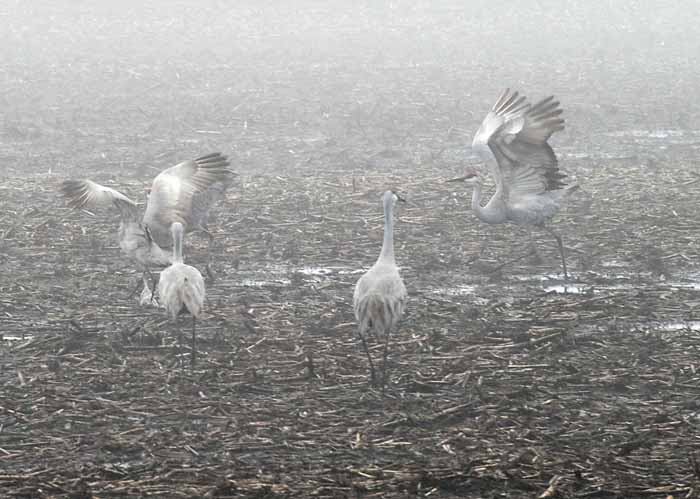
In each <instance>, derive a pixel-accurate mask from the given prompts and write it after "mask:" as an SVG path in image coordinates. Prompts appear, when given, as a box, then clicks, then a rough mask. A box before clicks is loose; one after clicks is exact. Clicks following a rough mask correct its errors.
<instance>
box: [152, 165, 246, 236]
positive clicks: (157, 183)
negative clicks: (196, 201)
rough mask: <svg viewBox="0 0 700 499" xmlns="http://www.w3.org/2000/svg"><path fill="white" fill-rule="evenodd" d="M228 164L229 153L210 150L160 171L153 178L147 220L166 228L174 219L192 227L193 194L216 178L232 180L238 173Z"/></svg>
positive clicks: (218, 180)
mask: <svg viewBox="0 0 700 499" xmlns="http://www.w3.org/2000/svg"><path fill="white" fill-rule="evenodd" d="M229 165H230V163H229V161H228V158H227V157H226V156H224V155H222V154H220V153H211V154H207V155H205V156H201V157H199V158H197V159H194V160H187V161H183V162H182V163H178V164H177V165H175V166H172V167H170V168H168V169H166V170H163V171H162V172H160V173H159V174H158V175H157V176H156V178H155V179H154V180H153V185H152V187H151V195H150V197H149V199H148V205H147V207H146V214H145V215H144V218H143V219H144V222H145V223H146V224H147V225H149V226H150V227H152V228H153V227H160V228H163V229H165V230H167V229H168V228H169V227H170V225H171V224H173V223H174V222H180V223H182V224H183V225H184V226H185V228H186V229H187V228H190V227H191V226H192V225H193V220H192V200H193V198H194V197H195V195H196V194H198V193H202V192H206V191H207V189H209V187H211V186H212V185H214V184H216V183H217V182H220V183H222V184H224V185H228V184H230V183H231V179H232V178H233V176H234V175H235V173H234V172H233V171H231V170H229V169H228V168H227V167H228V166H229Z"/></svg>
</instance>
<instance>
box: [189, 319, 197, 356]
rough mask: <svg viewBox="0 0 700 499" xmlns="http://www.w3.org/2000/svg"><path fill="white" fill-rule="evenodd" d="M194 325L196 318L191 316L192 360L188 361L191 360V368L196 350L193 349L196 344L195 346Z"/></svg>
mask: <svg viewBox="0 0 700 499" xmlns="http://www.w3.org/2000/svg"><path fill="white" fill-rule="evenodd" d="M196 324H197V318H196V317H195V316H194V315H193V316H192V358H191V359H190V360H191V363H192V367H194V358H195V351H196V350H195V348H196V344H195V327H196Z"/></svg>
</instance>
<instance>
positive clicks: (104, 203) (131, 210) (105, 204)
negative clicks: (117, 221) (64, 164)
mask: <svg viewBox="0 0 700 499" xmlns="http://www.w3.org/2000/svg"><path fill="white" fill-rule="evenodd" d="M60 190H61V193H62V194H63V196H65V198H66V199H67V200H68V206H70V207H71V208H76V209H81V208H87V209H95V208H111V207H115V206H116V207H117V209H118V210H119V213H120V214H121V216H122V219H124V220H131V219H135V217H137V215H138V206H137V204H136V203H135V202H133V201H132V200H131V199H129V198H128V197H126V196H125V195H124V194H122V193H121V192H119V191H117V190H115V189H112V188H111V187H105V186H104V185H101V184H98V183H97V182H93V181H92V180H88V179H83V180H64V181H63V182H62V183H61V187H60Z"/></svg>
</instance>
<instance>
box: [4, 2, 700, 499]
mask: <svg viewBox="0 0 700 499" xmlns="http://www.w3.org/2000/svg"><path fill="white" fill-rule="evenodd" d="M94 3H95V2H82V1H81V2H72V3H68V2H66V3H65V5H61V6H57V5H55V2H48V1H44V2H42V1H38V0H36V1H29V2H20V1H14V2H6V3H5V4H3V5H2V6H0V26H2V28H1V29H0V104H1V107H0V109H2V112H0V268H1V269H2V276H3V277H2V280H1V281H0V335H1V340H0V497H10V498H23V499H24V498H71V499H87V498H112V497H114V498H116V497H144V498H145V497H154V498H156V497H157V498H177V497H183V498H189V497H211V498H225V497H256V498H259V499H262V498H281V497H304V498H306V497H327V498H335V497H352V498H359V497H368V498H369V497H377V498H378V497H426V498H427V497H430V498H458V497H459V498H523V497H528V498H533V499H534V498H538V497H542V498H545V497H562V498H564V497H577V498H578V497H581V498H586V497H595V498H633V497H645V498H657V497H658V498H668V497H674V498H681V497H684V498H685V497H687V498H693V497H698V494H700V492H698V490H700V467H699V465H698V462H697V459H699V458H700V402H699V401H698V395H700V374H698V366H699V364H698V359H699V358H700V357H699V354H700V339H699V336H700V265H698V259H699V258H700V255H699V253H700V246H699V244H700V231H699V229H700V221H699V218H698V214H697V213H698V211H697V210H698V199H699V196H700V174H699V173H698V169H697V164H698V159H699V156H700V154H699V151H700V125H698V123H700V100H698V98H697V90H698V82H699V81H700V74H699V73H700V70H699V69H698V68H700V60H699V59H700V55H699V54H700V35H699V34H698V31H697V26H698V25H700V9H698V8H697V6H696V5H695V3H694V2H691V1H684V2H671V1H668V2H663V1H652V2H641V1H628V2H613V1H610V2H606V1H601V2H590V3H589V2H583V1H582V0H581V1H575V2H567V3H568V4H569V5H567V6H563V4H564V3H565V2H555V1H554V0H539V1H537V0H529V1H528V2H523V3H520V4H519V5H518V6H517V7H516V6H515V5H513V3H512V2H505V1H496V2H488V1H486V0H483V1H481V0H470V1H469V2H467V1H453V2H427V1H418V2H401V1H397V2H381V3H380V2H363V3H357V4H353V5H351V4H350V3H349V2H315V1H311V0H304V1H302V2H292V3H285V2H224V1H209V2H203V3H195V2H185V1H173V2H158V3H148V2H135V1H132V0H127V1H123V2H119V3H118V4H114V3H111V2H109V3H108V2H97V3H98V4H99V5H94ZM144 3H146V4H147V5H143V4H144ZM506 87H510V88H514V89H517V90H520V91H522V92H523V93H525V94H526V95H527V96H528V97H529V98H530V99H531V100H538V99H539V98H541V97H544V96H546V95H549V94H554V95H555V96H556V98H557V99H558V100H560V101H561V104H562V107H563V109H564V117H565V119H566V129H565V130H564V131H562V132H559V133H557V134H555V135H554V136H553V137H552V140H551V144H552V146H553V148H554V150H555V151H556V153H557V156H558V158H559V164H560V167H561V168H562V170H563V171H564V172H566V173H567V174H568V175H569V178H568V181H569V182H571V183H574V182H575V183H578V184H579V185H580V186H581V189H580V191H579V192H578V193H576V194H575V195H574V196H573V197H572V198H571V199H570V201H569V202H568V203H567V206H566V207H565V208H564V209H563V210H562V211H561V212H560V213H559V215H557V217H556V218H555V219H554V221H553V222H552V224H551V226H552V227H554V228H555V229H556V230H557V231H558V232H559V233H560V234H561V235H562V236H563V239H564V244H565V246H566V254H567V263H568V264H569V267H570V268H569V270H570V274H571V275H572V279H571V280H570V281H569V282H565V281H564V280H563V279H562V274H561V265H560V262H559V258H558V253H557V248H556V246H555V243H554V241H553V240H552V238H551V237H550V236H549V234H547V233H546V232H544V231H541V230H536V231H535V234H536V237H537V241H538V244H539V248H540V251H541V252H542V254H543V256H544V258H543V259H542V261H540V262H535V261H532V259H531V258H527V257H525V258H522V257H523V256H524V255H525V256H526V254H527V234H526V232H525V230H523V229H518V228H517V227H515V226H512V225H496V226H490V225H487V224H484V223H482V222H480V221H479V220H477V219H476V217H475V216H474V214H473V213H472V212H471V210H470V208H469V206H470V199H471V190H470V189H469V188H468V187H467V186H464V185H461V184H454V183H445V180H447V179H450V178H452V177H455V176H457V175H460V174H461V173H462V172H463V171H464V167H465V166H467V165H475V164H477V158H476V157H475V156H474V155H473V154H472V151H471V148H470V144H471V141H472V137H473V135H474V133H475V131H476V130H477V128H478V127H479V124H480V123H481V120H482V119H483V117H484V116H485V115H486V113H487V112H488V110H489V109H490V108H491V106H492V104H493V102H494V101H495V99H496V98H497V96H498V95H499V93H500V92H501V90H502V89H504V88H506ZM212 151H221V152H222V153H223V154H226V155H228V156H229V158H230V160H231V168H232V169H233V170H234V171H235V172H237V173H238V174H239V176H238V177H237V178H236V180H235V182H234V185H233V186H232V187H231V188H230V189H229V191H228V192H227V197H226V199H225V200H224V202H222V203H221V204H220V205H219V206H218V208H217V209H216V210H215V212H216V215H215V220H214V221H213V222H212V223H210V227H209V228H210V230H211V232H212V233H213V235H214V237H215V239H214V240H215V246H214V251H213V265H212V266H213V270H214V272H215V274H216V279H215V281H214V282H209V283H208V284H207V301H206V306H205V307H206V308H205V311H204V314H203V317H202V319H201V320H200V321H199V323H198V356H199V357H198V361H199V362H198V364H197V366H196V367H195V368H194V369H192V368H190V367H189V364H188V363H187V360H188V359H189V352H187V354H186V355H184V358H185V362H184V363H183V362H179V361H178V355H177V354H178V349H177V343H176V338H177V329H176V328H175V326H174V325H173V324H172V323H171V322H170V321H169V320H168V319H167V317H166V315H165V313H164V311H163V310H162V309H157V308H155V307H149V306H141V305H139V303H138V300H137V296H135V297H134V296H130V293H131V291H132V290H133V288H134V286H135V285H136V283H137V281H138V280H139V278H140V273H139V272H138V271H137V269H136V268H135V267H134V266H133V265H132V264H130V263H128V262H127V261H126V260H124V259H123V258H122V256H121V255H120V251H119V246H118V241H117V227H118V224H119V218H118V215H117V214H116V213H96V214H94V215H91V214H90V213H86V212H84V211H76V210H71V209H69V208H68V207H67V206H66V202H65V200H64V199H63V198H62V197H61V196H60V194H59V192H58V187H59V185H60V183H61V181H62V180H64V179H67V178H83V177H89V178H91V179H93V180H95V181H98V182H100V183H103V184H105V185H108V186H110V187H113V188H116V189H119V190H121V191H123V192H124V193H126V194H128V195H129V196H131V197H132V198H133V199H138V200H139V201H141V202H145V199H144V188H145V187H148V186H149V185H150V183H151V181H152V179H153V177H154V176H155V175H156V174H157V173H158V172H159V171H161V170H163V169H164V168H167V167H169V166H171V165H173V164H175V163H177V162H179V161H182V160H186V159H189V158H194V157H197V156H201V155H203V154H206V153H209V152H212ZM387 188H395V189H397V190H398V191H399V192H401V194H402V195H403V196H405V197H406V199H407V201H408V202H407V203H405V204H404V205H401V206H400V207H399V208H398V211H397V219H396V235H395V237H396V241H395V245H396V258H397V261H398V264H399V265H400V267H401V275H402V277H403V279H404V282H405V283H406V286H407V288H408V292H409V303H408V307H407V316H406V317H405V318H404V320H403V322H402V323H401V326H400V328H399V331H398V332H397V333H396V335H395V337H394V341H393V344H392V346H391V349H390V356H389V364H390V371H389V372H390V381H389V383H388V386H387V388H386V391H385V393H382V391H381V390H379V389H376V388H372V387H371V386H369V384H368V374H369V369H368V365H367V360H366V357H365V355H364V352H363V351H362V349H361V346H360V342H359V340H358V338H357V334H356V326H355V323H354V317H353V311H352V293H353V287H354V285H355V283H356V281H357V279H358V278H359V277H360V275H362V273H363V272H364V270H366V269H367V268H368V267H369V266H370V265H371V264H372V263H373V262H374V261H375V260H376V258H377V255H378V253H379V250H380V246H381V237H382V223H383V220H382V217H381V204H380V196H381V193H382V192H383V191H384V190H386V189H387ZM487 191H488V193H489V194H490V193H491V192H492V191H493V187H492V183H490V184H487ZM206 247H207V239H206V237H201V236H198V235H196V234H192V235H188V236H187V237H186V239H185V253H186V260H187V262H189V263H191V264H192V265H194V266H196V267H198V268H200V269H202V270H203V268H204V264H205V261H206ZM182 324H183V329H184V331H185V333H186V335H187V334H189V333H188V332H189V329H188V328H189V324H190V322H189V318H188V319H187V320H184V319H183V321H182ZM381 348H382V345H381V344H379V343H377V342H375V343H372V351H373V352H374V355H375V358H379V357H380V356H381V354H380V351H381ZM550 485H551V487H550ZM548 487H549V489H548Z"/></svg>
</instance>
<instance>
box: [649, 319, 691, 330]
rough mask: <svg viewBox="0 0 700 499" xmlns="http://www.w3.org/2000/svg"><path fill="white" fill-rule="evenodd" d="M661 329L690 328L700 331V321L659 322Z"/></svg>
mask: <svg viewBox="0 0 700 499" xmlns="http://www.w3.org/2000/svg"><path fill="white" fill-rule="evenodd" d="M658 327H659V328H660V329H662V330H664V331H682V330H684V329H690V330H691V331H700V321H683V322H677V321H672V322H664V323H662V324H659V326H658Z"/></svg>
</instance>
